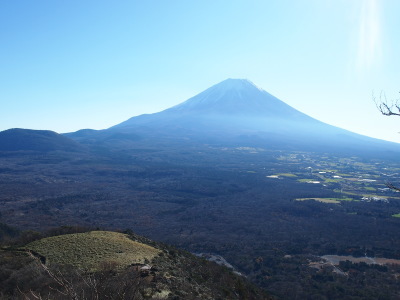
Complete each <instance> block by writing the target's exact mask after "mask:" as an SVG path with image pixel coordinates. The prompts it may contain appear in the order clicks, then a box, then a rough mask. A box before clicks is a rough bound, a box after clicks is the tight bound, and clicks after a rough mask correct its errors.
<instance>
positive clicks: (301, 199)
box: [296, 198, 353, 204]
mask: <svg viewBox="0 0 400 300" xmlns="http://www.w3.org/2000/svg"><path fill="white" fill-rule="evenodd" d="M307 200H315V201H318V202H322V203H333V204H338V203H340V201H353V199H352V198H298V199H296V201H307Z"/></svg>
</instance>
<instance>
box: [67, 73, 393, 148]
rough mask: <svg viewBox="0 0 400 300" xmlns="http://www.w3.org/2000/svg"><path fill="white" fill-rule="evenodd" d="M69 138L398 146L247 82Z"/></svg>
mask: <svg viewBox="0 0 400 300" xmlns="http://www.w3.org/2000/svg"><path fill="white" fill-rule="evenodd" d="M67 136H69V137H71V138H73V139H76V140H77V141H79V142H82V143H96V144H99V143H100V144H103V145H109V146H121V147H131V146H133V147H135V145H138V143H154V144H157V145H161V144H167V143H174V144H175V145H176V143H177V142H178V143H179V142H182V143H185V144H199V143H200V144H207V145H220V146H228V145H236V146H258V147H264V148H271V149H282V150H299V151H302V150H304V151H318V152H320V151H324V152H346V153H354V152H357V153H366V152H368V153H371V152H376V151H379V152H380V153H381V154H382V153H392V154H394V152H398V151H399V150H400V145H399V144H396V143H391V142H386V141H383V140H378V139H374V138H370V137H367V136H363V135H359V134H356V133H353V132H350V131H347V130H344V129H341V128H338V127H335V126H331V125H328V124H326V123H323V122H321V121H318V120H316V119H314V118H312V117H310V116H308V115H306V114H304V113H302V112H300V111H298V110H296V109H294V108H293V107H291V106H289V105H287V104H286V103H284V102H283V101H281V100H279V99H278V98H276V97H274V96H272V95H271V94H269V93H268V92H266V91H264V90H263V89H261V88H259V87H257V86H256V85H254V84H253V83H252V82H250V81H248V80H245V79H227V80H224V81H222V82H220V83H218V84H216V85H214V86H212V87H210V88H208V89H207V90H205V91H203V92H201V93H200V94H198V95H196V96H194V97H192V98H190V99H188V100H186V101H185V102H183V103H181V104H179V105H176V106H173V107H171V108H169V109H166V110H164V111H161V112H158V113H153V114H145V115H140V116H137V117H132V118H130V119H129V120H127V121H125V122H122V123H120V124H118V125H115V126H113V127H111V128H109V129H105V130H100V131H95V130H81V131H77V132H75V133H70V134H67ZM381 154H380V155H381Z"/></svg>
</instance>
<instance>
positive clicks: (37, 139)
mask: <svg viewBox="0 0 400 300" xmlns="http://www.w3.org/2000/svg"><path fill="white" fill-rule="evenodd" d="M25 150H28V151H44V152H47V151H54V150H65V151H79V150H82V146H81V145H79V144H78V143H77V142H76V141H74V140H71V139H70V138H68V137H66V136H63V135H61V134H58V133H56V132H54V131H49V130H31V129H21V128H14V129H8V130H5V131H1V132H0V151H25Z"/></svg>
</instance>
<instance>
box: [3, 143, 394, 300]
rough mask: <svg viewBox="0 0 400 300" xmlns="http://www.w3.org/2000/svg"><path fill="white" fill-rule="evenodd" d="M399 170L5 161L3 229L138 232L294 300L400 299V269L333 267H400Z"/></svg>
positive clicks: (135, 157)
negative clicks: (217, 260) (210, 258)
mask: <svg viewBox="0 0 400 300" xmlns="http://www.w3.org/2000/svg"><path fill="white" fill-rule="evenodd" d="M399 170H400V164H399V162H398V161H396V160H387V159H379V158H365V157H356V156H351V157H347V156H343V155H342V156H341V155H337V154H331V153H311V152H296V151H279V150H266V149H262V148H249V147H231V148H229V147H207V146H204V147H203V148H196V149H195V150H194V149H190V148H182V147H181V148H175V147H170V148H168V149H165V148H164V149H162V150H159V149H157V148H155V147H154V148H151V147H148V148H147V149H145V148H142V149H137V150H129V151H128V150H126V151H122V150H121V151H117V150H115V151H105V150H104V149H97V151H96V152H91V153H87V152H82V153H78V154H77V153H73V154H71V153H68V152H61V151H55V152H51V153H47V154H42V153H39V152H27V151H25V152H19V153H16V152H4V153H2V155H1V158H0V188H1V190H2V193H1V195H0V203H1V210H0V213H1V215H0V221H1V222H2V223H4V224H8V225H9V226H11V227H12V228H17V229H18V230H19V231H21V232H23V234H22V236H21V237H22V238H25V239H27V240H29V239H32V238H37V237H38V236H40V235H41V234H42V233H43V232H44V231H46V230H51V229H52V228H57V227H59V226H65V225H73V226H77V225H79V226H87V227H91V228H101V229H112V230H126V229H129V230H133V231H134V232H135V233H137V234H140V235H144V236H146V237H148V238H151V239H154V240H156V241H160V242H165V243H169V244H172V245H174V246H176V247H178V248H181V249H185V250H187V251H190V252H192V253H211V254H216V255H221V256H222V257H224V258H225V259H226V260H227V261H228V262H229V263H230V264H232V265H233V266H234V267H235V269H236V270H237V271H239V272H240V273H242V274H244V275H245V276H247V277H248V278H249V279H250V280H252V281H253V282H254V283H256V284H257V285H258V286H260V287H263V288H265V289H266V290H267V291H268V292H270V293H271V294H272V295H274V296H276V297H278V298H282V299H295V298H296V297H297V298H298V299H378V298H379V299H396V298H398V297H399V296H400V288H399V287H398V284H397V279H396V278H397V277H398V276H399V274H400V273H399V271H400V270H399V266H398V265H396V264H387V265H384V266H380V265H369V264H365V263H352V262H350V261H343V262H340V265H338V266H333V265H329V264H324V263H321V262H323V258H321V256H323V255H347V256H354V257H359V256H367V257H382V258H388V259H399V260H400V250H399V249H400V239H399V236H398V234H399V233H398V226H399V224H400V218H398V217H396V215H397V214H399V213H400V202H399V196H398V193H396V192H394V191H391V190H389V189H387V188H386V185H385V184H386V182H388V181H389V180H390V181H391V182H397V181H398V180H399ZM363 199H364V200H363ZM9 235H12V232H11V233H9ZM315 264H317V265H319V267H318V268H317V267H315ZM336 268H339V269H340V270H341V272H336V271H337V270H336ZM382 287H384V288H382Z"/></svg>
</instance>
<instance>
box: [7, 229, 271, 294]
mask: <svg viewBox="0 0 400 300" xmlns="http://www.w3.org/2000/svg"><path fill="white" fill-rule="evenodd" d="M17 244H18V243H17ZM0 299H25V300H26V299H58V300H63V299H82V300H84V299H121V300H122V299H132V300H136V299H137V300H142V299H154V300H155V299H170V300H172V299H173V300H179V299H182V300H183V299H185V300H191V299H193V300H194V299H199V300H200V299H201V300H203V299H204V300H207V299H208V300H212V299H215V300H225V299H227V300H228V299H232V300H234V299H237V300H238V299H249V300H252V299H254V300H256V299H257V300H258V299H260V300H262V299H265V300H271V297H270V296H269V295H268V294H267V293H266V292H264V291H263V290H261V289H259V288H257V287H256V286H254V285H253V284H251V283H249V282H248V281H247V280H246V279H245V278H244V277H242V276H239V275H237V274H235V273H234V272H232V271H231V270H230V269H228V268H226V267H222V266H219V265H217V264H215V263H213V262H210V261H206V260H204V259H202V258H199V257H196V256H194V255H192V254H191V253H188V252H185V251H182V250H178V249H176V248H174V247H171V246H168V245H165V244H160V243H157V242H154V241H151V240H148V239H146V238H144V237H141V236H138V235H136V234H134V233H132V232H126V233H125V234H123V233H118V232H106V231H90V232H84V233H81V232H80V233H68V234H64V235H57V236H52V237H46V238H38V239H37V240H35V241H33V242H30V243H28V244H26V245H24V246H22V247H21V244H18V246H10V245H9V244H8V246H6V245H5V244H4V243H3V247H2V249H1V250H0Z"/></svg>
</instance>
